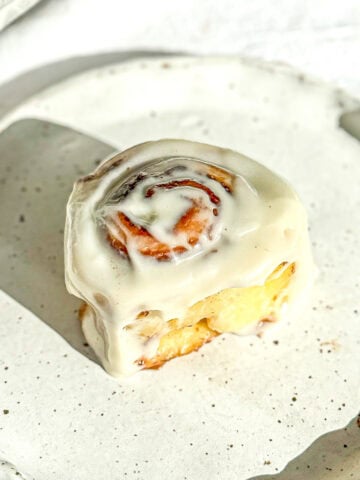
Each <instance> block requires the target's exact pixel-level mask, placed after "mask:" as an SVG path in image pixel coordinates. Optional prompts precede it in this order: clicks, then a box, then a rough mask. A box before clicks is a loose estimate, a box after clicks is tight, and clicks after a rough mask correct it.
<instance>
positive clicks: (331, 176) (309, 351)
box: [0, 58, 360, 480]
mask: <svg viewBox="0 0 360 480" xmlns="http://www.w3.org/2000/svg"><path fill="white" fill-rule="evenodd" d="M358 107H359V102H357V101H356V100H354V99H352V98H350V97H348V96H347V95H346V94H344V93H342V92H340V91H338V90H336V89H333V88H331V87H329V86H326V85H322V84H318V83H317V82H314V81H310V80H307V79H305V78H304V77H303V76H302V75H300V74H298V73H296V72H293V71H292V70H291V69H289V68H288V67H284V66H274V65H266V64H261V63H259V62H252V61H244V60H239V59H231V58H225V59H191V58H190V59H189V58H178V59H173V58H172V59H163V58H162V59H159V60H156V59H155V60H137V61H133V62H128V63H126V64H121V65H112V66H109V67H105V68H101V69H98V70H94V71H91V72H88V73H85V74H82V75H79V76H77V77H74V78H71V79H69V80H67V81H65V82H62V83H61V84H59V85H56V86H55V87H53V88H50V89H48V90H46V91H44V92H43V93H41V94H40V95H37V96H36V97H34V98H32V99H30V101H28V102H27V103H26V104H24V105H22V106H21V107H19V108H18V109H17V110H16V111H14V112H12V113H11V114H9V115H8V116H7V117H6V118H5V119H3V121H2V123H1V124H0V129H1V130H4V129H5V128H6V127H7V126H9V125H11V123H12V122H14V121H15V120H18V119H22V118H26V117H35V118H40V119H47V120H51V121H54V122H59V123H61V124H64V125H68V126H71V127H73V128H76V129H78V130H80V131H82V132H85V133H87V134H90V135H93V136H96V137H98V138H100V139H101V140H103V141H104V142H107V143H109V144H111V145H114V146H115V147H117V148H118V149H123V148H125V147H128V146H130V145H133V144H135V143H138V142H142V141H145V140H150V139H157V138H161V137H182V138H188V139H191V140H199V141H205V142H209V143H215V144H218V145H221V146H227V147H231V148H235V149H237V150H240V151H241V152H243V153H244V154H246V155H248V156H250V157H253V158H255V159H257V160H259V161H261V162H263V163H264V164H265V165H267V166H269V167H270V168H272V169H274V170H275V171H277V172H278V173H280V174H282V175H283V176H285V177H286V178H287V179H288V180H289V181H290V182H291V183H292V184H293V185H294V186H295V188H296V189H297V191H298V192H299V194H300V196H301V198H302V199H303V202H304V204H305V206H306V208H307V209H308V212H309V220H310V227H311V232H310V234H311V237H312V240H313V246H314V255H315V259H316V262H317V264H318V266H319V272H320V273H319V278H318V280H317V286H316V287H315V289H314V296H313V300H312V306H311V307H312V308H311V307H310V308H309V310H308V311H307V312H306V314H304V315H303V316H302V317H301V318H300V319H299V320H298V321H297V322H296V323H294V324H292V325H287V324H286V323H284V324H283V325H282V328H280V329H277V330H274V331H273V332H272V333H270V334H269V335H268V336H265V337H264V338H263V339H259V338H239V337H234V336H224V337H221V338H219V339H217V340H215V341H214V342H212V343H211V344H210V345H208V346H206V347H204V348H203V349H202V350H201V352H199V353H197V354H193V355H190V356H187V357H185V358H181V359H176V360H174V361H172V362H170V363H169V364H168V365H165V366H164V367H163V368H162V369H160V370H159V371H155V372H143V373H141V374H139V375H138V376H137V377H136V378H134V379H132V380H131V381H129V382H127V383H126V384H124V385H118V384H117V383H116V382H115V381H114V380H113V379H112V378H110V377H108V376H107V375H106V374H105V372H103V370H102V369H101V368H100V367H99V366H98V365H96V364H95V363H93V362H91V361H90V360H89V359H87V358H85V357H84V356H83V355H80V354H79V353H78V352H76V351H75V350H74V349H72V348H71V347H70V346H69V345H68V344H67V343H66V342H65V341H64V340H63V339H62V338H60V337H59V336H58V335H57V334H55V333H54V332H53V331H51V330H49V329H48V328H47V327H46V326H45V325H44V324H43V323H42V322H41V321H40V320H38V319H36V318H35V317H32V316H31V314H29V313H27V312H25V311H21V314H18V315H17V314H16V312H17V311H18V309H19V307H18V306H17V305H15V304H14V303H13V302H12V301H11V300H10V299H9V298H8V297H6V296H3V297H2V302H3V305H4V307H3V312H4V314H3V315H4V317H3V318H4V319H8V321H9V322H10V321H11V319H12V318H14V316H15V315H17V317H21V318H20V319H18V320H17V323H16V324H14V323H13V324H12V326H11V327H9V324H8V323H7V322H5V320H3V335H4V338H5V340H3V344H2V348H3V351H2V356H3V362H6V363H7V365H6V366H9V368H8V369H7V370H6V375H7V378H8V380H7V381H8V382H11V384H12V393H13V395H11V394H10V391H8V389H6V392H5V394H4V396H3V402H4V405H5V404H6V405H9V406H10V407H9V410H10V412H11V411H12V410H14V411H16V415H14V416H11V415H10V414H9V415H6V418H5V417H4V416H1V415H0V427H1V430H0V451H1V453H2V454H3V457H5V458H9V459H10V460H11V461H12V462H14V463H15V464H16V465H20V466H21V468H22V469H23V470H24V471H26V472H29V473H30V474H32V475H33V476H34V477H35V478H36V479H37V480H42V479H44V480H45V479H46V480H49V479H56V480H59V479H69V478H76V479H79V480H82V479H84V480H85V479H86V480H92V479H94V480H95V479H98V478H114V479H117V478H132V479H149V478H174V479H185V478H187V479H198V478H219V479H222V480H223V479H236V480H240V479H246V478H249V477H250V476H252V475H259V474H265V473H274V472H276V471H279V470H281V469H282V468H283V467H284V466H285V464H286V463H287V462H288V461H289V460H291V459H292V458H293V457H294V456H296V455H298V454H299V453H300V452H302V451H303V450H304V449H305V448H306V447H307V446H309V445H310V443H311V442H312V441H313V440H315V439H316V438H317V437H319V435H321V434H323V433H325V432H327V431H330V430H334V429H337V428H340V427H342V426H344V425H345V424H346V423H348V422H349V421H350V419H351V418H352V417H354V416H355V415H356V414H357V409H358V405H359V400H360V392H359V385H358V383H359V382H358V380H359V377H360V352H359V337H360V322H359V315H358V313H357V311H358V308H357V302H358V288H359V286H358V283H357V282H358V272H359V271H360V257H359V255H358V254H357V252H358V250H359V220H360V219H359V214H358V211H359V193H358V185H359V181H360V163H359V156H360V145H359V142H358V141H356V140H355V139H354V138H352V137H350V136H349V135H348V134H346V133H345V132H344V131H343V130H342V129H340V128H339V127H338V121H339V116H340V115H341V114H342V113H343V112H344V111H346V110H353V109H355V108H358ZM23 140H24V139H23ZM19 141H21V139H20V138H19ZM26 141H31V140H30V139H26ZM67 148H68V149H69V150H71V151H72V155H73V154H74V151H76V150H74V149H76V144H75V145H67ZM62 157H63V158H64V161H66V155H64V151H63V152H62ZM55 160H56V151H55V152H54V157H53V156H51V158H49V162H50V163H49V165H50V164H51V162H54V175H60V174H61V171H62V167H61V166H60V165H59V164H58V163H57V162H56V161H55ZM42 161H43V160H42ZM81 161H82V159H81V158H79V160H78V162H77V164H78V165H79V164H80V166H81ZM14 162H16V158H14ZM79 162H80V163H79ZM29 168H30V169H31V168H32V169H35V168H37V163H36V159H34V163H31V167H29ZM56 169H58V170H56ZM65 170H66V169H65ZM66 171H67V170H66ZM18 175H19V176H20V177H19V178H20V179H21V175H22V174H21V171H19V172H18ZM24 178H25V177H24ZM26 178H28V177H26ZM65 180H66V178H62V179H61V182H60V183H63V182H64V181H65ZM17 181H19V179H18V180H17ZM28 187H29V188H32V187H34V188H35V184H31V185H29V186H28ZM54 188H56V186H55V187H54ZM59 188H60V187H59ZM14 192H15V190H14ZM34 195H35V194H34ZM14 198H15V193H14ZM63 209H64V204H62V203H61V202H60V204H59V205H58V206H57V207H56V208H55V210H54V211H52V215H63ZM30 228H31V227H30ZM33 228H34V232H35V230H36V224H34V226H33ZM34 275H35V273H34ZM35 278H36V277H35ZM29 283H32V285H30V286H29V288H30V289H31V288H33V289H34V291H35V290H36V289H37V284H38V283H39V284H40V283H41V278H37V279H36V281H34V282H29ZM58 317H59V315H58ZM25 320H26V321H25ZM44 320H45V321H47V323H51V321H49V320H48V319H46V318H44ZM75 322H76V319H75V315H74V324H75ZM0 325H1V324H0ZM74 328H75V327H74ZM15 338H16V339H17V340H16V341H15V340H14V339H15ZM274 339H276V340H277V341H278V342H277V343H274V342H273V340H274ZM14 344H15V345H16V348H15V349H14ZM3 346H4V347H3ZM14 352H15V353H14ZM64 358H65V359H66V360H64ZM47 362H50V363H49V364H47ZM9 363H11V365H8V364H9ZM4 365H5V363H4ZM39 365H40V367H39ZM37 377H39V378H40V379H42V380H41V382H40V383H41V388H39V387H37V385H40V384H39V383H38V380H39V379H37ZM44 379H46V380H44ZM24 385H25V387H24ZM19 395H22V397H21V398H22V400H21V404H20V405H21V406H17V404H15V400H14V399H15V398H19ZM34 399H36V401H35V400H34ZM294 399H295V400H294ZM39 419H41V420H39ZM25 425H27V426H28V427H27V428H26V429H25V428H24V426H25ZM39 457H41V461H40V460H39ZM325 457H326V454H325ZM319 465H320V469H321V471H322V473H323V474H328V473H329V470H326V462H324V461H323V459H322V460H319ZM339 469H340V467H339ZM104 472H105V473H104ZM337 473H339V472H337ZM125 474H126V475H125ZM320 475H321V472H320V470H319V476H318V477H316V478H330V477H321V476H320ZM339 475H340V473H339ZM294 478H295V477H294ZM314 478H315V477H314ZM334 478H339V476H338V477H334Z"/></svg>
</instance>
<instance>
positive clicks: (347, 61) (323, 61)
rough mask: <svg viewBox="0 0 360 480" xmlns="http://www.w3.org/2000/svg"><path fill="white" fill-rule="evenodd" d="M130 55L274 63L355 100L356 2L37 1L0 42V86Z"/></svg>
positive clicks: (358, 65) (359, 89)
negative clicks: (179, 54)
mask: <svg viewBox="0 0 360 480" xmlns="http://www.w3.org/2000/svg"><path fill="white" fill-rule="evenodd" d="M129 49H141V50H166V51H185V52H197V53H202V54H207V53H218V54H220V53H221V54H224V53H231V54H241V55H246V56H257V57H261V58H265V59H268V60H278V61H283V62H288V63H290V64H292V65H294V66H296V67H298V68H300V69H301V70H304V71H306V72H308V73H311V74H313V75H316V76H319V77H321V78H323V79H327V80H330V81H334V82H336V83H337V84H339V85H341V86H344V87H346V88H348V90H350V91H351V92H352V93H356V94H358V95H360V60H359V52H360V2H359V1H358V0H315V1H314V0H272V1H271V2H269V1H268V0H252V1H251V2H245V1H234V0H222V1H218V0H196V1H195V0H172V1H170V2H169V1H166V0H152V1H148V0H131V1H125V0H106V1H99V0H44V1H43V2H41V3H40V4H39V5H38V6H36V7H35V8H34V9H33V10H32V11H30V12H29V13H28V14H26V15H25V16H24V17H22V18H21V19H19V20H18V21H17V22H15V23H14V24H12V25H10V26H9V27H8V28H7V29H6V30H4V31H3V32H2V33H1V34H0V83H2V82H5V81H6V80H9V79H11V78H13V77H14V76H16V75H17V74H20V73H22V72H25V71H28V70H30V69H32V68H34V67H37V66H40V65H43V64H46V63H48V62H53V61H56V60H60V59H64V58H68V57H69V56H77V55H88V54H94V53H103V52H112V51H119V50H129Z"/></svg>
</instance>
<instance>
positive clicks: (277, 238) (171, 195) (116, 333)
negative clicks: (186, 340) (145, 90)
mask: <svg viewBox="0 0 360 480" xmlns="http://www.w3.org/2000/svg"><path fill="white" fill-rule="evenodd" d="M189 230H191V231H192V234H189ZM284 261H286V262H289V263H291V262H295V263H296V273H295V275H294V279H293V280H292V281H291V284H290V287H289V292H288V306H291V305H293V304H294V303H295V301H296V300H298V299H299V298H300V296H301V294H302V293H303V292H304V291H306V289H307V287H308V285H309V283H310V281H311V278H312V272H313V268H312V265H313V264H312V259H311V253H310V248H309V240H308V232H307V218H306V213H305V210H304V208H303V206H302V205H301V203H300V201H299V199H298V197H297V195H296V194H295V192H294V191H293V190H292V188H291V187H290V186H289V185H288V183H287V182H286V181H284V180H283V179H282V178H280V177H279V176H277V175H276V174H274V173H273V172H271V171H270V170H269V169H267V168H266V167H264V166H263V165H261V164H259V163H258V162H255V161H254V160H251V159H249V158H247V157H245V156H244V155H242V154H240V153H237V152H234V151H232V150H228V149H224V148H219V147H215V146H212V145H206V144H201V143H196V142H190V141H185V140H160V141H156V142H147V143H144V144H141V145H138V146H135V147H133V148H130V149H129V150H127V151H125V152H123V153H120V154H118V155H116V156H115V157H113V158H111V159H109V160H107V161H105V162H104V163H102V164H101V165H100V166H99V167H98V168H97V169H96V170H95V171H94V172H93V173H92V174H91V175H89V176H87V177H85V178H82V179H80V180H78V181H77V182H76V183H75V185H74V189H73V192H72V194H71V196H70V199H69V202H68V206H67V220H66V228H65V278H66V286H67V289H68V290H69V292H70V293H72V294H74V295H76V296H78V297H80V298H82V299H83V300H84V301H85V302H86V303H87V304H88V305H89V306H90V307H91V308H89V309H88V310H87V311H86V315H85V317H84V320H83V330H84V333H85V336H86V337H87V339H88V342H89V343H90V345H91V346H92V347H93V349H94V350H95V352H96V354H97V355H98V356H99V357H100V359H101V361H102V363H103V365H104V367H105V369H106V370H107V371H108V372H109V373H111V374H112V375H115V376H118V377H119V376H122V375H128V374H131V373H133V372H135V371H136V370H138V369H139V368H140V367H139V366H138V365H137V363H136V359H138V358H140V357H141V356H143V355H144V353H146V354H147V355H152V354H154V353H155V352H156V349H157V346H158V343H159V336H157V337H155V338H153V339H152V341H147V342H144V341H143V340H142V339H141V337H140V336H139V335H138V333H137V332H136V329H131V328H129V326H131V325H132V324H133V323H134V322H135V321H136V318H137V316H138V314H139V313H140V312H142V311H147V312H150V314H151V315H152V316H153V320H154V319H155V320H156V321H157V322H158V324H159V331H163V332H166V325H167V321H168V320H170V319H174V318H182V317H183V316H184V315H185V312H186V310H187V309H188V307H190V306H191V305H194V304H195V303H196V302H198V301H200V300H202V299H204V298H206V297H208V296H210V295H213V294H215V293H217V292H219V291H221V290H224V289H227V288H235V287H236V288H239V287H249V286H255V285H262V284H264V282H265V280H266V278H267V277H268V276H269V275H270V274H271V272H273V271H274V270H275V269H276V267H277V266H278V265H279V264H281V263H282V262H284ZM235 333H244V332H242V331H238V332H235Z"/></svg>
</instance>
